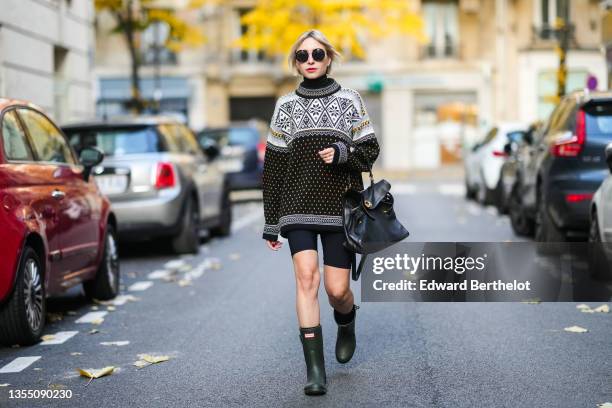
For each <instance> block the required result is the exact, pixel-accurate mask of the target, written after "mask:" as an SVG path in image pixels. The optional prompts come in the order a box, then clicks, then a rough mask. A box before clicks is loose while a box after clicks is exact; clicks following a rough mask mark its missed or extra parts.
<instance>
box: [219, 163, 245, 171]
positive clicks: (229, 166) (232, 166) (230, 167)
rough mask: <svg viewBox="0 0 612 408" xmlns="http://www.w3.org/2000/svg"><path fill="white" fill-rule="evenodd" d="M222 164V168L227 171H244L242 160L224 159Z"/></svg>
mask: <svg viewBox="0 0 612 408" xmlns="http://www.w3.org/2000/svg"><path fill="white" fill-rule="evenodd" d="M219 164H220V167H221V170H223V171H225V172H228V173H229V172H237V171H242V167H243V164H242V160H224V161H222V162H221V163H219Z"/></svg>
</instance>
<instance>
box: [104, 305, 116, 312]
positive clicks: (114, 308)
mask: <svg viewBox="0 0 612 408" xmlns="http://www.w3.org/2000/svg"><path fill="white" fill-rule="evenodd" d="M106 310H108V311H109V312H114V311H115V310H117V308H116V307H115V306H107V307H106Z"/></svg>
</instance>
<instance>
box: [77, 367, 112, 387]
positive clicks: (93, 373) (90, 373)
mask: <svg viewBox="0 0 612 408" xmlns="http://www.w3.org/2000/svg"><path fill="white" fill-rule="evenodd" d="M77 370H78V372H79V374H81V375H82V376H83V377H88V378H89V381H88V382H87V384H85V386H87V385H89V383H90V382H91V381H92V380H93V379H94V378H100V377H104V376H105V375H109V374H111V373H112V372H113V371H114V370H115V367H114V366H108V367H104V368H100V369H94V368H88V369H82V368H79V369H77Z"/></svg>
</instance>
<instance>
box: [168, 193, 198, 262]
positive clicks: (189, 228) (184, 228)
mask: <svg viewBox="0 0 612 408" xmlns="http://www.w3.org/2000/svg"><path fill="white" fill-rule="evenodd" d="M199 235H200V213H199V211H198V206H197V203H196V201H195V200H194V199H192V198H189V199H188V200H187V202H186V204H185V210H184V212H183V218H182V219H181V231H180V232H179V233H178V235H176V236H175V237H174V238H172V248H173V249H174V252H177V253H179V254H195V253H198V247H199V244H200V242H199V241H200V237H199Z"/></svg>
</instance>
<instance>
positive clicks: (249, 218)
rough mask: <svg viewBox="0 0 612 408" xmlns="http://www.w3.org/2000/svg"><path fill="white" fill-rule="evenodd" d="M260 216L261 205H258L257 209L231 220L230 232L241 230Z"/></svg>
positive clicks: (261, 215) (261, 212)
mask: <svg viewBox="0 0 612 408" xmlns="http://www.w3.org/2000/svg"><path fill="white" fill-rule="evenodd" d="M261 217H263V209H262V208H261V207H259V209H258V211H252V212H249V213H247V215H245V216H242V217H240V218H238V219H237V220H235V221H233V222H232V233H234V232H236V231H238V230H241V229H242V228H245V227H248V226H249V225H251V224H253V223H254V222H255V221H258V220H260V219H261Z"/></svg>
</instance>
